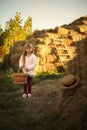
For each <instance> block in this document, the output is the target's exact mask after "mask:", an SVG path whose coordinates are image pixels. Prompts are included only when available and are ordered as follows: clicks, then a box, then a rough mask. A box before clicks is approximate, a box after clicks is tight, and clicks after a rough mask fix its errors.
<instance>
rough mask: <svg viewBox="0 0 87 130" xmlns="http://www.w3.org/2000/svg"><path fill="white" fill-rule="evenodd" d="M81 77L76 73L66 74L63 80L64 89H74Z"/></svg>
mask: <svg viewBox="0 0 87 130" xmlns="http://www.w3.org/2000/svg"><path fill="white" fill-rule="evenodd" d="M79 82H80V78H79V77H78V76H76V75H72V74H68V75H66V76H64V77H63V78H62V80H61V83H62V86H61V87H62V88H63V89H72V88H75V87H76V86H78V84H79Z"/></svg>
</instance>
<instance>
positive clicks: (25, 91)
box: [22, 84, 27, 98]
mask: <svg viewBox="0 0 87 130" xmlns="http://www.w3.org/2000/svg"><path fill="white" fill-rule="evenodd" d="M22 97H23V98H26V97H27V84H24V93H23V95H22Z"/></svg>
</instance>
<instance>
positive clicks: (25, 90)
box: [24, 84, 27, 94]
mask: <svg viewBox="0 0 87 130" xmlns="http://www.w3.org/2000/svg"><path fill="white" fill-rule="evenodd" d="M24 94H27V84H24Z"/></svg>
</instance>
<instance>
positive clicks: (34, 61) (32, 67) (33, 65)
mask: <svg viewBox="0 0 87 130" xmlns="http://www.w3.org/2000/svg"><path fill="white" fill-rule="evenodd" d="M35 66H36V56H33V57H32V64H31V65H29V66H28V67H27V68H25V69H26V71H29V70H32V69H34V68H35Z"/></svg>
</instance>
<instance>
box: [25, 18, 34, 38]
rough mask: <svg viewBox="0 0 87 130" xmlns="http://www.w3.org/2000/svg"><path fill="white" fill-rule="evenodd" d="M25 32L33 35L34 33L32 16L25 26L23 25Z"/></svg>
mask: <svg viewBox="0 0 87 130" xmlns="http://www.w3.org/2000/svg"><path fill="white" fill-rule="evenodd" d="M23 32H24V33H25V35H26V36H27V35H31V34H32V18H31V17H28V18H27V20H26V22H25V24H24V27H23Z"/></svg>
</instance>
